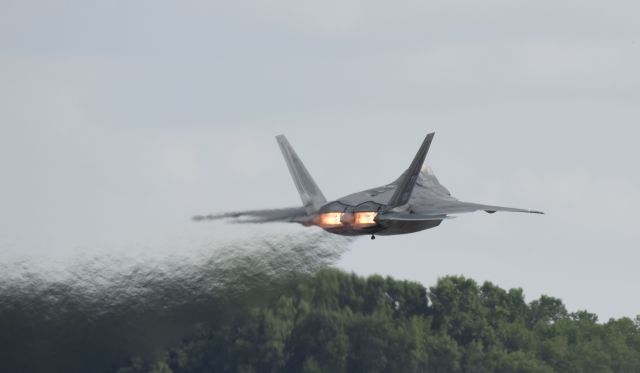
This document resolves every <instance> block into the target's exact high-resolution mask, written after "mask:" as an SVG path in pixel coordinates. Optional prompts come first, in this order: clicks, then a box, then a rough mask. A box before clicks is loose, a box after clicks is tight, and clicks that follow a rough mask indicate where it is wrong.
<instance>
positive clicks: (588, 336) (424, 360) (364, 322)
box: [116, 269, 640, 373]
mask: <svg viewBox="0 0 640 373" xmlns="http://www.w3.org/2000/svg"><path fill="white" fill-rule="evenodd" d="M116 370H117V372H119V373H134V372H176V373H178V372H242V373H262V372H306V373H317V372H332V373H339V372H367V373H374V372H448V373H449V372H469V373H471V372H523V373H524V372H532V373H533V372H536V373H538V372H539V373H550V372H589V373H598V372H603V373H604V372H640V317H636V318H635V319H630V318H621V319H617V320H615V319H611V320H609V321H608V322H606V323H601V322H599V321H598V318H597V316H596V315H595V314H593V313H589V312H587V311H578V312H571V313H570V312H568V311H567V309H566V307H565V305H564V304H563V303H562V301H561V300H560V299H557V298H553V297H549V296H541V297H540V298H539V299H537V300H534V301H532V302H530V303H527V302H525V298H524V294H523V292H522V290H521V289H510V290H504V289H501V288H500V287H498V286H496V285H494V284H492V283H490V282H485V283H483V284H482V285H480V284H478V283H476V282H475V281H474V280H472V279H468V278H464V277H460V276H449V277H444V278H441V279H439V281H438V282H437V284H436V285H435V286H432V287H430V288H429V289H427V288H425V287H424V286H423V285H421V284H419V283H416V282H410V281H400V280H396V279H393V278H389V277H387V278H384V277H381V276H370V277H368V278H363V277H360V276H357V275H355V274H348V273H344V272H342V271H339V270H335V269H327V270H322V271H320V272H318V273H317V274H316V275H315V276H313V277H311V278H305V279H301V280H299V281H296V282H295V284H293V285H287V286H283V287H282V289H281V291H280V292H279V294H278V295H277V296H275V297H273V299H272V300H271V301H269V302H267V303H266V304H265V305H261V306H254V307H250V308H249V309H248V310H244V311H239V312H237V313H236V314H234V315H233V316H232V317H229V318H228V319H226V320H225V321H224V322H222V323H220V325H217V326H216V327H215V328H208V329H205V330H201V331H200V332H199V333H198V335H196V336H192V337H190V338H187V339H184V340H183V341H182V343H180V344H179V345H178V346H175V347H174V348H172V349H169V350H168V351H166V352H165V353H164V354H163V355H162V356H161V357H160V358H159V359H157V360H155V361H143V360H142V359H139V358H135V357H134V358H131V359H129V360H128V361H127V362H126V363H124V364H123V365H121V366H120V367H119V368H116Z"/></svg>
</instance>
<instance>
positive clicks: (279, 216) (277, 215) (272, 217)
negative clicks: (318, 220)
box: [193, 207, 307, 223]
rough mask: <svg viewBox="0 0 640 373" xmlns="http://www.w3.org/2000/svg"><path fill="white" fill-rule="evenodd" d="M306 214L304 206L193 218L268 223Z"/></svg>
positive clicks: (195, 218)
mask: <svg viewBox="0 0 640 373" xmlns="http://www.w3.org/2000/svg"><path fill="white" fill-rule="evenodd" d="M305 216H307V213H306V211H305V209H304V207H289V208H282V209H268V210H249V211H234V212H225V213H222V214H215V215H212V214H210V215H196V216H194V217H193V220H195V221H201V220H220V219H238V220H237V222H238V223H268V222H276V221H282V222H290V221H297V220H296V219H299V218H303V217H305Z"/></svg>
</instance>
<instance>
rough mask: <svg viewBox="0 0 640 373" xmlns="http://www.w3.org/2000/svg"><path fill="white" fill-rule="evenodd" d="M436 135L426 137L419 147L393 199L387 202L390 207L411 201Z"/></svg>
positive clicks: (431, 134)
mask: <svg viewBox="0 0 640 373" xmlns="http://www.w3.org/2000/svg"><path fill="white" fill-rule="evenodd" d="M434 135H435V133H433V132H432V133H430V134H428V135H427V137H425V139H424V141H423V142H422V145H421V146H420V149H418V153H417V154H416V156H415V157H414V158H413V161H412V162H411V165H410V166H409V168H408V169H407V170H406V171H405V172H404V174H402V176H400V178H399V179H398V181H397V187H396V191H395V192H394V193H393V196H391V199H389V202H388V204H387V206H388V207H389V208H394V207H396V206H402V205H404V204H406V203H407V202H409V198H411V192H413V187H414V186H415V185H416V181H417V180H418V176H420V170H421V169H422V164H423V163H424V159H425V158H426V157H427V152H428V151H429V147H430V146H431V141H432V140H433V136H434Z"/></svg>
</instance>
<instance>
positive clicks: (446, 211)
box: [428, 201, 544, 215]
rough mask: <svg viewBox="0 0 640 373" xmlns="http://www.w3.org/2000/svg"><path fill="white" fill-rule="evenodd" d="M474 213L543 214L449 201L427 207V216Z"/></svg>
mask: <svg viewBox="0 0 640 373" xmlns="http://www.w3.org/2000/svg"><path fill="white" fill-rule="evenodd" d="M475 211H485V212H488V213H490V214H493V213H494V212H496V211H507V212H525V213H529V214H544V212H542V211H537V210H529V209H521V208H516V207H503V206H492V205H483V204H479V203H471V202H461V201H450V202H447V203H442V204H435V205H434V206H429V208H428V214H430V215H450V214H462V213H467V212H475Z"/></svg>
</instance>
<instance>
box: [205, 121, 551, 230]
mask: <svg viewBox="0 0 640 373" xmlns="http://www.w3.org/2000/svg"><path fill="white" fill-rule="evenodd" d="M434 134H435V133H430V134H428V135H427V137H426V138H425V139H424V141H423V142H422V145H421V146H420V149H419V150H418V153H417V154H416V156H415V157H414V158H413V161H412V162H411V165H410V166H409V168H408V169H407V170H406V171H405V172H404V173H402V175H400V177H399V178H398V179H397V180H396V181H394V182H392V183H390V184H387V185H384V186H381V187H377V188H373V189H368V190H365V191H362V192H357V193H354V194H350V195H348V196H345V197H342V198H339V199H337V200H335V201H331V202H327V199H326V198H325V197H324V195H323V194H322V192H321V191H320V188H318V185H317V184H316V183H315V181H313V178H312V177H311V175H310V174H309V171H307V168H306V167H305V166H304V164H302V161H301V160H300V158H299V157H298V155H297V154H296V152H295V151H294V150H293V148H292V147H291V145H290V144H289V142H288V141H287V139H286V138H285V137H284V135H280V136H276V140H277V141H278V145H280V150H282V154H283V155H284V159H285V161H286V162H287V166H288V168H289V172H290V173H291V176H292V177H293V182H294V183H295V185H296V188H297V189H298V193H300V198H301V199H302V204H303V206H302V207H292V208H283V209H272V210H254V211H240V212H228V213H223V214H218V215H207V216H195V217H194V218H193V219H194V220H217V219H235V221H237V222H245V223H266V222H293V223H299V224H302V225H304V226H318V227H321V228H323V229H324V230H326V231H327V232H330V233H335V234H341V235H346V236H358V235H371V239H375V236H376V235H395V234H405V233H413V232H418V231H422V230H425V229H429V228H433V227H436V226H438V225H440V223H442V220H444V219H450V218H452V217H454V216H452V215H455V214H460V213H465V212H474V211H479V210H483V211H486V212H488V213H494V212H496V211H511V212H526V213H534V214H542V213H543V212H541V211H535V210H526V209H519V208H513V207H500V206H491V205H482V204H478V203H471V202H462V201H459V200H457V199H456V198H454V197H453V196H451V193H449V191H448V190H447V188H445V187H444V186H443V185H442V184H440V182H439V181H438V179H437V178H436V176H435V175H434V174H433V172H432V171H431V169H430V168H429V167H428V166H426V165H424V166H423V163H424V159H425V157H426V156H427V152H428V151H429V147H430V146H431V141H432V140H433V136H434Z"/></svg>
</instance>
